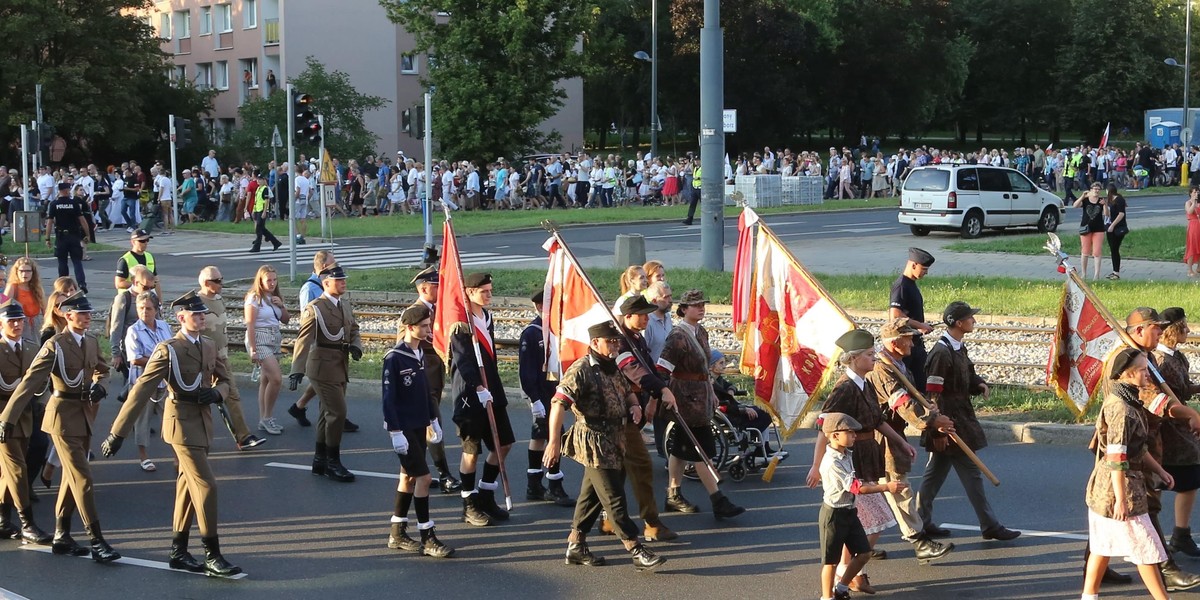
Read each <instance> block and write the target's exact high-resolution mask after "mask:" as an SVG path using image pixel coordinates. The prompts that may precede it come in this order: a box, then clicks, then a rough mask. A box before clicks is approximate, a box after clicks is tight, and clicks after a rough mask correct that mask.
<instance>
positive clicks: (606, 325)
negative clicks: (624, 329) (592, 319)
mask: <svg viewBox="0 0 1200 600" xmlns="http://www.w3.org/2000/svg"><path fill="white" fill-rule="evenodd" d="M588 337H590V338H592V339H593V340H595V339H612V338H619V337H621V330H620V329H617V326H616V325H614V324H613V322H612V321H601V322H599V323H596V324H595V325H592V326H591V327H588Z"/></svg>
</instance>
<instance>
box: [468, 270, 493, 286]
mask: <svg viewBox="0 0 1200 600" xmlns="http://www.w3.org/2000/svg"><path fill="white" fill-rule="evenodd" d="M491 282H492V274H491V273H471V274H470V275H467V278H466V279H464V280H463V285H465V286H466V287H469V288H481V287H483V286H485V285H487V284H489V283H491Z"/></svg>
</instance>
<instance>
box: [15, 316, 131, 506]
mask: <svg viewBox="0 0 1200 600" xmlns="http://www.w3.org/2000/svg"><path fill="white" fill-rule="evenodd" d="M59 357H61V362H62V366H61V367H60V366H59V361H60V358H59ZM47 377H49V378H50V380H51V385H52V386H53V388H54V392H53V394H51V396H50V398H49V399H48V400H47V401H46V416H45V417H44V418H43V419H42V431H45V432H46V433H48V434H50V439H51V440H53V442H54V447H55V448H56V449H57V450H58V456H59V458H60V459H61V460H62V469H63V473H62V486H61V487H60V488H59V493H58V503H57V506H56V508H55V511H56V512H55V514H56V515H57V516H58V517H69V516H70V515H71V514H72V513H73V512H74V511H75V509H76V508H78V509H79V516H80V518H82V519H83V523H84V525H86V526H89V527H90V526H91V525H92V524H93V523H96V522H97V521H98V518H97V516H96V503H95V499H94V497H93V494H92V472H91V468H90V467H89V466H88V460H87V454H88V447H89V446H91V441H92V422H91V421H90V420H89V418H88V414H87V409H88V405H89V404H90V398H91V387H92V384H93V383H101V384H103V383H104V382H105V381H106V380H107V379H108V362H107V361H105V360H104V357H103V356H101V355H100V344H99V342H97V341H96V338H95V336H93V335H91V334H89V333H84V334H83V335H82V337H81V339H80V340H79V341H78V342H77V341H76V339H75V334H74V333H72V332H71V329H70V328H67V329H66V330H65V331H63V332H62V333H59V334H57V335H55V336H54V337H52V338H50V339H49V340H46V343H45V344H44V345H43V346H42V349H41V350H39V351H38V354H37V357H36V358H35V359H34V360H33V364H31V365H30V367H29V370H28V371H26V375H25V378H24V379H22V380H21V383H20V384H18V385H17V388H16V389H15V390H13V393H12V396H11V397H10V398H9V402H8V406H6V407H5V409H4V412H3V413H2V414H0V421H5V422H8V423H12V422H14V420H15V419H16V416H17V415H20V414H22V413H23V412H24V411H25V409H26V407H27V406H28V404H29V402H30V400H31V399H32V398H33V396H34V395H35V394H37V393H39V392H41V391H42V389H43V387H44V386H45V385H46V378H47Z"/></svg>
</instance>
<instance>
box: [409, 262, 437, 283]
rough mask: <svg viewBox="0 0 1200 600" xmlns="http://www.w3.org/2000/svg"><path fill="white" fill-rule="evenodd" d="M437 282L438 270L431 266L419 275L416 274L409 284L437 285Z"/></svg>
mask: <svg viewBox="0 0 1200 600" xmlns="http://www.w3.org/2000/svg"><path fill="white" fill-rule="evenodd" d="M439 281H440V279H439V278H438V268H437V267H436V266H433V267H429V268H428V269H425V270H424V271H421V272H420V273H417V274H416V275H415V276H414V277H413V278H412V281H410V282H409V283H411V284H413V285H420V284H422V283H438V282H439Z"/></svg>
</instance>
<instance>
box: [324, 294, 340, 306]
mask: <svg viewBox="0 0 1200 600" xmlns="http://www.w3.org/2000/svg"><path fill="white" fill-rule="evenodd" d="M321 295H322V296H325V297H326V298H329V301H330V302H332V303H333V305H334V306H337V305H338V299H337V297H336V296H333V295H332V294H330V293H329V292H324V293H322V294H321Z"/></svg>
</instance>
